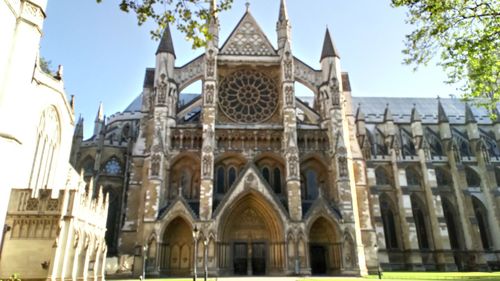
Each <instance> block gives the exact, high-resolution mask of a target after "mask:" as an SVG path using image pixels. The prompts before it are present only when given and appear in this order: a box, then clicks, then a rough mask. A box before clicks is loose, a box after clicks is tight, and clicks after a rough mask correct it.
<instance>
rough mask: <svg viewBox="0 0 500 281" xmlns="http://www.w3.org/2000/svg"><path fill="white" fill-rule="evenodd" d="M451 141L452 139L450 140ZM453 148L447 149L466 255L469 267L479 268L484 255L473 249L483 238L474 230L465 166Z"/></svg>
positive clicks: (482, 263)
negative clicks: (476, 252)
mask: <svg viewBox="0 0 500 281" xmlns="http://www.w3.org/2000/svg"><path fill="white" fill-rule="evenodd" d="M448 142H451V140H448ZM449 146H450V147H451V149H449V150H448V151H447V157H448V163H449V164H450V173H451V177H452V179H453V192H454V195H455V199H456V200H457V211H458V214H459V216H458V220H459V223H460V226H458V227H461V230H462V233H463V239H464V243H465V245H464V246H465V249H464V250H465V251H466V252H467V254H466V255H464V256H463V258H464V259H465V260H464V262H465V264H466V267H468V268H467V269H469V270H477V268H476V266H477V265H480V266H481V265H485V261H484V258H483V257H482V255H477V254H475V253H474V252H473V251H475V250H477V249H478V248H480V247H481V240H480V237H479V235H478V234H476V233H475V231H474V230H473V224H472V222H475V221H476V217H475V215H474V210H473V207H472V201H471V198H470V196H469V194H468V192H467V180H466V178H465V174H464V167H463V165H462V164H461V163H460V159H459V158H457V157H455V151H454V149H453V144H450V145H449Z"/></svg>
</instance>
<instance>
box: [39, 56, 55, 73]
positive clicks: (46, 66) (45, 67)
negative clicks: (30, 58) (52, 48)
mask: <svg viewBox="0 0 500 281" xmlns="http://www.w3.org/2000/svg"><path fill="white" fill-rule="evenodd" d="M40 68H41V69H42V71H43V72H45V73H47V74H50V75H53V74H54V70H53V68H52V62H51V61H50V60H47V59H46V58H44V57H40Z"/></svg>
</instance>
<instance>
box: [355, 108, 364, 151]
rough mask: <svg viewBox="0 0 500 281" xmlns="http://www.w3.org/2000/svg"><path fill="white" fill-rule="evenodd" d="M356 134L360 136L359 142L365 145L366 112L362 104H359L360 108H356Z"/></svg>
mask: <svg viewBox="0 0 500 281" xmlns="http://www.w3.org/2000/svg"><path fill="white" fill-rule="evenodd" d="M356 136H357V137H358V143H359V145H360V146H363V143H364V141H365V136H366V127H365V114H364V113H363V111H362V110H361V104H358V109H357V110H356Z"/></svg>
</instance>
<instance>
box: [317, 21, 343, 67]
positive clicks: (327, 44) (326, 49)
mask: <svg viewBox="0 0 500 281" xmlns="http://www.w3.org/2000/svg"><path fill="white" fill-rule="evenodd" d="M327 57H337V58H340V56H339V52H338V51H337V48H336V47H335V44H334V43H333V40H332V37H331V36H330V31H329V30H328V27H327V28H326V33H325V40H324V41H323V50H322V51H321V58H320V61H322V60H323V59H324V58H327Z"/></svg>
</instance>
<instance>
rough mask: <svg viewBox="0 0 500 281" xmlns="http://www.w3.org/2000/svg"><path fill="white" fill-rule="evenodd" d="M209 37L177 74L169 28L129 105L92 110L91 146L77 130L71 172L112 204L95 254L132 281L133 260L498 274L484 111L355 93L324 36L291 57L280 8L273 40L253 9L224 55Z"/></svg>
mask: <svg viewBox="0 0 500 281" xmlns="http://www.w3.org/2000/svg"><path fill="white" fill-rule="evenodd" d="M209 28H210V31H211V32H212V33H213V34H214V37H213V39H212V40H211V41H209V42H208V45H207V47H206V50H205V53H204V54H202V55H200V56H199V57H196V58H193V60H191V61H190V62H189V63H187V64H185V65H183V66H177V65H176V63H175V59H176V55H175V51H174V44H173V42H172V39H171V34H170V30H169V29H168V28H167V29H166V30H165V32H164V34H163V38H162V39H161V41H160V44H159V47H158V50H157V52H156V65H155V67H154V68H148V69H146V72H145V78H144V89H143V92H142V94H141V95H140V96H139V97H138V98H137V99H136V100H135V101H133V102H132V103H131V104H130V106H129V107H128V108H127V109H125V110H124V111H123V112H121V113H117V114H114V115H112V116H110V117H108V118H107V119H105V118H104V113H103V112H102V108H100V110H99V113H98V115H97V117H96V120H95V129H94V134H93V136H92V137H91V138H90V139H87V140H84V139H83V120H80V121H79V122H78V124H77V127H76V130H75V136H74V138H73V149H72V158H71V162H72V163H73V164H74V165H75V167H76V168H77V170H80V169H83V171H84V176H85V177H86V178H87V179H88V178H91V177H93V178H94V182H95V184H96V185H102V186H104V191H105V192H106V193H109V201H110V207H109V216H108V223H107V234H106V241H107V244H108V254H111V255H115V256H131V257H135V258H133V260H134V269H133V273H139V272H142V260H141V259H142V255H145V256H146V257H147V259H146V263H145V266H146V268H145V270H146V273H147V274H148V275H151V276H189V275H191V274H192V272H193V268H194V267H195V266H196V267H197V268H198V272H201V271H203V266H204V262H205V256H206V262H207V264H208V271H209V274H210V275H215V276H227V275H294V274H305V275H309V274H313V275H365V274H367V272H376V271H377V270H378V269H379V268H382V269H383V270H413V271H424V270H428V271H456V270H488V269H494V268H498V266H499V261H500V255H499V250H500V222H499V219H500V209H499V208H500V189H499V188H498V186H500V150H499V149H498V147H497V143H498V141H500V123H499V122H493V121H491V120H490V119H488V118H487V115H488V114H487V112H485V111H483V110H481V109H477V108H473V107H471V106H470V105H468V104H465V103H462V102H460V101H459V100H456V99H441V100H439V99H437V100H436V99H426V98H361V97H353V96H352V95H351V88H350V84H349V75H348V73H346V72H343V71H342V69H341V64H340V57H339V53H338V51H337V49H336V48H335V45H334V44H333V41H332V38H331V37H330V34H329V32H328V30H327V31H326V34H325V38H324V43H323V50H322V53H321V54H318V55H320V62H321V68H320V69H313V68H312V67H310V66H309V65H307V64H306V63H304V62H303V61H301V60H300V58H297V57H295V56H294V53H293V50H292V49H291V42H290V20H289V18H288V15H287V11H286V4H285V1H284V0H282V1H281V3H280V7H279V17H278V21H277V27H276V31H277V38H278V40H277V44H276V45H273V44H272V43H271V42H269V40H268V39H267V37H266V35H265V34H264V33H263V32H262V30H261V28H260V27H259V25H258V23H257V22H256V21H255V19H254V17H253V16H252V14H251V12H250V11H246V12H245V13H244V15H243V17H242V18H241V20H240V21H239V23H238V24H237V26H236V27H235V28H234V30H233V32H232V33H231V34H230V36H229V38H227V40H226V41H225V42H223V43H222V44H221V43H220V42H219V37H218V30H219V22H218V20H217V19H213V20H212V21H211V22H210V25H209ZM301 39H302V40H305V39H307V38H301ZM275 46H276V47H275ZM200 80H201V81H202V93H201V94H199V95H184V94H179V93H181V92H182V91H183V90H184V89H185V88H186V87H187V86H189V85H190V84H192V83H194V82H196V81H200ZM296 83H301V84H303V85H305V86H306V87H307V88H309V89H310V90H311V91H312V92H313V93H314V97H305V98H301V97H298V96H296V94H295V84H296ZM194 230H197V232H196V239H193V231H194ZM195 241H196V242H195ZM108 273H110V272H108Z"/></svg>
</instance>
